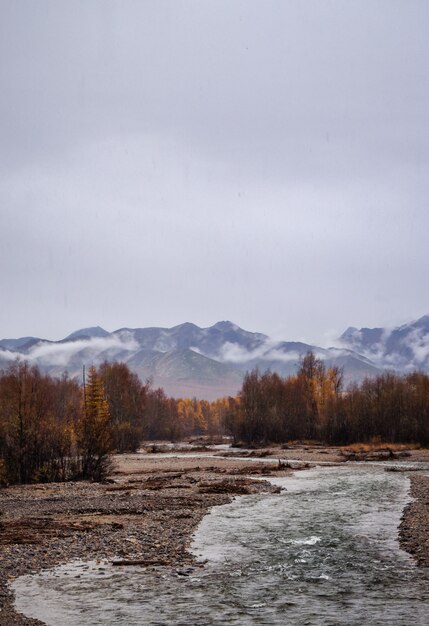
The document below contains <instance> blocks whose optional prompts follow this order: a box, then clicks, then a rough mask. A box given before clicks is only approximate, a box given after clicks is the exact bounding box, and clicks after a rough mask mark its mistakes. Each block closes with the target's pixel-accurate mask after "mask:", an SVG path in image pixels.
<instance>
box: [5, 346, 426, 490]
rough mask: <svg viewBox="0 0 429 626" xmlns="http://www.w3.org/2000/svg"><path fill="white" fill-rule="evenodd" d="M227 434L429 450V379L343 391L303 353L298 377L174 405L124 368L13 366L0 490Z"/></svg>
mask: <svg viewBox="0 0 429 626" xmlns="http://www.w3.org/2000/svg"><path fill="white" fill-rule="evenodd" d="M220 434H229V435H232V436H233V438H234V441H235V442H242V443H245V444H253V443H254V444H261V443H262V444H264V443H271V442H272V443H284V442H288V441H292V440H313V441H320V442H324V443H326V444H335V445H347V444H350V443H355V442H362V443H364V442H370V441H374V440H382V441H386V442H391V443H398V442H399V443H407V442H409V443H411V442H412V443H419V444H421V445H424V446H426V445H428V444H429V376H427V375H426V374H424V373H421V372H414V373H411V374H408V375H406V376H400V375H398V374H395V373H392V372H386V373H383V374H381V375H379V376H377V377H375V378H368V379H365V380H364V381H363V382H362V383H361V384H360V385H358V384H353V385H351V386H349V387H348V388H347V390H346V391H344V389H343V372H342V370H341V369H340V368H337V367H330V368H326V367H325V365H324V363H323V361H321V360H320V359H318V358H316V356H315V355H314V354H313V353H311V352H310V353H308V354H307V355H306V356H305V357H304V358H303V359H302V361H301V363H300V366H299V369H298V372H297V374H296V375H294V376H290V377H288V378H282V377H280V376H279V375H278V374H276V373H273V372H269V371H268V372H265V373H260V372H259V371H258V370H253V371H251V372H248V373H247V374H246V376H245V378H244V381H243V385H242V388H241V390H240V392H239V394H238V396H237V397H229V398H220V399H218V400H216V401H214V402H208V401H206V400H197V399H196V398H192V399H191V398H179V399H175V398H170V397H168V396H167V395H166V394H165V392H164V390H163V389H154V388H152V386H151V384H150V383H149V382H146V383H142V382H141V381H140V379H139V378H138V376H137V375H136V374H134V373H133V372H131V370H130V369H129V368H128V366H127V365H126V364H124V363H109V362H105V363H103V364H102V365H101V366H100V367H98V369H97V368H95V367H91V368H90V369H89V371H88V376H86V377H85V384H83V385H81V384H80V383H79V382H78V381H77V380H76V379H71V378H69V377H68V376H63V377H61V378H55V377H52V376H49V375H47V374H43V373H41V372H40V370H39V369H38V368H37V367H33V366H30V365H29V364H28V363H26V362H20V361H16V362H14V363H12V364H11V365H10V366H9V367H8V368H7V369H6V370H3V371H0V484H2V483H3V484H4V483H28V482H40V481H58V480H60V481H64V480H77V479H92V480H100V479H102V478H103V477H104V476H105V475H106V473H107V472H108V469H109V463H110V459H111V454H112V452H119V453H121V452H135V451H136V450H137V449H138V448H139V446H140V445H141V443H142V441H143V440H170V441H177V440H180V439H183V438H186V437H191V436H199V435H213V436H214V435H220Z"/></svg>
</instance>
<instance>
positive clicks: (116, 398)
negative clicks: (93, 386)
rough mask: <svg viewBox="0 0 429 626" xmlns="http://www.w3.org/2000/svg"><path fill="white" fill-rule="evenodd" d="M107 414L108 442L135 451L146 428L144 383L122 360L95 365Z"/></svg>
mask: <svg viewBox="0 0 429 626" xmlns="http://www.w3.org/2000/svg"><path fill="white" fill-rule="evenodd" d="M98 374H99V377H100V379H101V381H102V383H103V387H104V391H105V395H106V399H107V402H108V404H109V413H110V417H111V432H112V445H113V448H114V449H115V450H117V451H118V452H135V451H136V450H137V449H138V447H139V446H140V443H141V441H142V439H143V437H144V434H145V431H146V424H145V412H146V408H147V394H148V387H149V386H148V385H143V384H142V383H141V381H140V379H139V377H138V376H137V374H134V373H133V372H131V370H130V369H129V367H128V366H127V365H126V364H125V363H108V362H107V361H105V362H104V363H103V364H102V365H101V366H100V368H99V371H98Z"/></svg>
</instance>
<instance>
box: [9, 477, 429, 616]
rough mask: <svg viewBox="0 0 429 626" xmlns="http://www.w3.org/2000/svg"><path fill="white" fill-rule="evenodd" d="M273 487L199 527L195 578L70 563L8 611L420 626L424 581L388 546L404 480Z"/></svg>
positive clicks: (21, 590)
mask: <svg viewBox="0 0 429 626" xmlns="http://www.w3.org/2000/svg"><path fill="white" fill-rule="evenodd" d="M273 482H275V483H276V484H279V485H281V486H282V487H285V489H286V491H284V492H282V493H281V494H280V495H257V496H243V497H240V498H237V499H235V500H234V501H233V502H232V503H231V504H228V505H225V506H222V507H216V508H214V509H212V511H211V512H210V514H209V515H207V516H206V517H205V518H204V520H203V522H202V523H201V524H200V526H199V528H198V530H197V532H196V534H195V536H194V541H193V544H192V549H193V551H194V553H195V554H196V555H197V556H198V558H199V559H201V560H207V563H206V564H205V566H204V567H203V568H194V569H193V570H192V571H187V570H178V571H176V570H173V571H171V570H169V569H168V568H162V567H160V568H155V570H147V569H144V568H136V567H133V568H121V569H120V570H119V569H118V568H114V567H111V566H109V565H100V564H95V563H92V564H84V563H76V564H72V565H70V564H69V565H67V566H62V567H59V568H56V569H55V570H50V571H47V572H44V573H42V574H40V575H37V576H26V577H22V578H20V579H18V580H17V581H16V582H15V583H14V585H13V587H14V590H15V592H16V597H17V601H16V604H17V608H18V610H20V611H22V612H23V613H25V614H27V615H29V616H32V617H38V618H39V619H42V620H44V621H45V622H46V623H48V624H51V625H52V626H58V624H61V626H81V625H82V624H85V625H86V626H90V625H91V626H92V625H93V626H97V625H105V624H115V625H116V624H118V625H119V624H121V625H122V624H123V625H127V626H134V625H137V624H139V625H142V624H144V625H146V624H147V625H161V624H162V625H167V624H168V625H183V626H185V625H186V626H189V625H195V626H203V625H204V626H207V625H209V624H213V625H221V624H222V625H224V624H228V625H240V626H242V625H243V626H247V625H250V624H252V625H253V624H255V625H258V626H259V625H263V624H270V625H280V624H282V625H285V624H286V625H289V624H290V625H293V626H295V625H301V624H302V625H340V624H350V625H352V624H353V625H358V624H359V625H362V624H365V625H367V624H371V625H378V624H386V625H387V624H389V626H390V625H404V626H405V625H406V626H411V625H415V624H419V625H426V624H428V623H429V572H428V571H427V570H425V569H418V568H416V567H415V565H414V563H413V561H412V559H411V558H410V557H409V556H408V555H407V554H406V553H405V552H403V551H402V550H400V548H399V544H398V542H397V527H398V524H399V520H400V517H401V514H402V510H403V507H404V506H405V504H406V503H407V501H408V497H407V491H408V487H409V480H408V478H407V477H406V476H405V475H404V474H401V473H393V472H384V471H383V469H382V468H381V467H373V466H354V467H350V466H340V467H329V468H328V467H324V468H316V469H312V470H308V471H304V472H299V473H297V474H295V475H294V476H293V477H286V478H279V479H274V481H273Z"/></svg>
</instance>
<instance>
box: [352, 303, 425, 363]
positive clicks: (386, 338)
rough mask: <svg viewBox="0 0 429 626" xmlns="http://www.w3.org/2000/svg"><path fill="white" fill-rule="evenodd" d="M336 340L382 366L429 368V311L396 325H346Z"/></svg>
mask: <svg viewBox="0 0 429 626" xmlns="http://www.w3.org/2000/svg"><path fill="white" fill-rule="evenodd" d="M340 344H341V345H342V346H344V347H348V348H350V349H351V350H354V351H356V352H359V354H361V355H363V356H365V357H367V358H368V359H370V360H371V361H372V362H373V363H374V364H375V365H377V366H378V367H381V368H383V369H386V368H390V369H394V370H398V371H400V372H409V371H413V370H416V369H417V370H423V371H426V372H427V371H429V315H424V316H423V317H421V318H419V319H418V320H416V321H414V322H410V323H408V324H403V325H402V326H398V327H396V328H390V329H389V328H360V329H357V328H353V327H350V328H348V329H347V330H346V331H345V332H344V333H343V335H342V336H341V337H340Z"/></svg>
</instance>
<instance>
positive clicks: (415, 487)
mask: <svg viewBox="0 0 429 626" xmlns="http://www.w3.org/2000/svg"><path fill="white" fill-rule="evenodd" d="M410 480H411V495H412V497H413V498H415V499H414V501H413V502H411V503H410V504H408V506H406V507H405V510H404V514H403V516H402V520H401V525H400V527H399V541H400V544H401V546H402V548H403V549H404V550H407V552H409V553H410V554H412V556H413V557H414V558H415V559H416V561H417V564H418V565H419V566H422V567H429V476H421V475H413V476H410Z"/></svg>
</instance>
